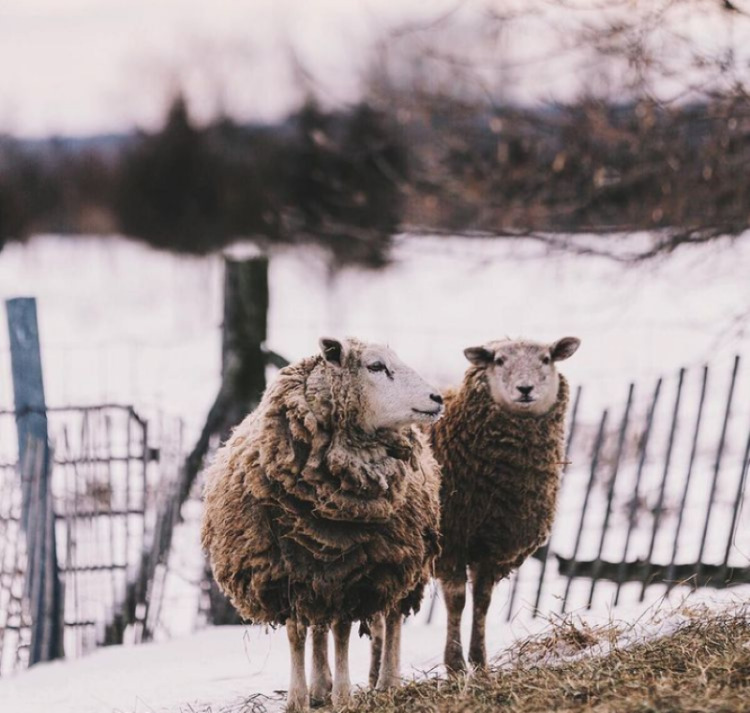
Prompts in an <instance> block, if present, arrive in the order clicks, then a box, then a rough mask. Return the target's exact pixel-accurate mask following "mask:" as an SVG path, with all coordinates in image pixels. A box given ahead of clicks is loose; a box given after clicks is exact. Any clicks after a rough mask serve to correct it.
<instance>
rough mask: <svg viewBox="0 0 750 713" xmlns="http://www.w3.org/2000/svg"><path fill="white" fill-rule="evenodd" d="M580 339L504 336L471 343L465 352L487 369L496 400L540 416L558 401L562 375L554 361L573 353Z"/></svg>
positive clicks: (509, 407)
mask: <svg viewBox="0 0 750 713" xmlns="http://www.w3.org/2000/svg"><path fill="white" fill-rule="evenodd" d="M580 343H581V341H580V340H579V339H576V338H575V337H563V338H562V339H559V340H558V341H556V342H553V343H552V344H540V343H538V342H527V341H521V340H519V341H512V340H501V341H496V342H488V343H487V344H485V345H484V346H481V347H469V348H468V349H465V350H464V355H465V356H466V358H467V359H468V360H469V361H470V362H471V363H472V364H474V365H475V366H480V367H483V368H484V369H486V371H487V382H488V384H489V387H490V392H491V394H492V398H493V399H494V401H495V403H497V404H499V405H501V406H503V408H506V409H508V410H509V411H512V412H513V413H526V414H531V415H536V416H541V415H542V414H545V413H547V412H548V411H549V410H550V409H551V408H552V407H553V406H554V405H555V402H556V401H557V393H558V388H559V386H560V376H559V375H558V373H557V369H556V368H555V362H558V361H562V360H563V359H567V358H568V357H570V356H573V354H574V353H575V351H576V350H577V349H578V346H579V345H580Z"/></svg>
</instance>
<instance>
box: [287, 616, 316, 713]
mask: <svg viewBox="0 0 750 713" xmlns="http://www.w3.org/2000/svg"><path fill="white" fill-rule="evenodd" d="M286 634H287V637H289V650H290V652H291V654H292V678H291V681H290V683H289V693H288V694H287V697H286V709H287V711H290V713H300V712H301V711H308V710H310V705H309V700H308V692H307V679H306V678H305V640H306V639H307V627H306V626H305V625H304V624H302V623H300V622H298V621H294V619H287V622H286Z"/></svg>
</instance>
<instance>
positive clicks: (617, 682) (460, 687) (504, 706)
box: [343, 607, 750, 713]
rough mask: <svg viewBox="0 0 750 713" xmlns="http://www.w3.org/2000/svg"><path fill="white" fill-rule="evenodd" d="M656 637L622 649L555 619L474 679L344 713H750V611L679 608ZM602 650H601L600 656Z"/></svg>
mask: <svg viewBox="0 0 750 713" xmlns="http://www.w3.org/2000/svg"><path fill="white" fill-rule="evenodd" d="M681 614H682V615H683V616H684V617H685V620H684V622H683V624H682V625H681V626H680V627H679V628H678V629H677V630H676V631H673V632H672V633H670V634H668V635H665V636H663V637H661V638H654V639H645V640H644V639H641V640H640V641H634V642H631V643H629V644H627V645H625V644H624V643H623V641H624V640H626V639H627V636H623V635H622V633H623V632H622V631H621V629H620V628H619V627H613V626H609V627H600V628H595V627H587V626H584V625H581V624H576V623H575V622H573V620H565V621H563V622H561V623H560V624H559V625H558V626H556V627H555V629H554V630H553V631H552V632H551V633H547V634H545V635H544V636H542V637H535V638H533V639H529V640H527V641H524V642H520V643H519V644H517V645H516V646H514V647H513V648H512V649H511V650H510V651H509V652H507V653H506V654H505V655H504V656H503V658H502V659H501V660H500V665H499V666H498V667H496V668H494V669H492V670H491V671H489V672H488V673H486V674H484V675H481V676H470V677H461V678H458V679H456V680H453V681H447V680H445V679H439V678H432V679H428V680H424V681H419V682H414V683H410V684H408V685H406V686H404V687H403V688H401V689H398V690H396V691H394V692H392V693H387V694H377V693H372V692H366V693H362V694H360V695H358V696H356V697H355V698H354V699H353V700H352V702H351V704H350V705H349V706H347V707H346V708H345V709H343V710H344V711H345V712H346V713H354V712H355V711H357V712H358V713H368V712H372V713H375V712H377V713H395V712H396V711H408V713H485V712H487V713H489V711H497V710H502V711H508V712H509V713H510V712H515V711H518V712H519V713H520V712H521V711H522V712H523V713H535V712H539V713H541V712H542V711H544V712H545V713H546V712H547V711H563V712H573V711H576V712H577V711H597V712H599V713H610V712H613V713H614V712H615V711H616V712H617V713H648V712H651V711H654V712H655V711H659V712H660V713H677V712H678V711H679V712H680V713H704V712H707V711H723V712H726V713H733V712H737V713H740V712H742V713H745V712H746V711H748V710H750V608H747V607H746V608H743V609H741V610H739V611H738V610H735V611H732V612H725V613H720V614H716V613H710V612H708V611H706V610H695V609H693V610H685V611H683V612H681ZM602 651H606V653H601V652H602Z"/></svg>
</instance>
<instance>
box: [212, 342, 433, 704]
mask: <svg viewBox="0 0 750 713" xmlns="http://www.w3.org/2000/svg"><path fill="white" fill-rule="evenodd" d="M321 351H322V354H321V355H318V356H314V357H310V358H307V359H303V360H302V361H300V362H298V363H296V364H293V365H291V366H288V367H286V368H284V369H282V370H281V372H280V373H279V375H278V377H277V378H276V380H275V381H274V382H273V383H272V384H271V385H270V386H269V387H268V389H267V390H266V392H265V394H264V395H263V398H262V400H261V402H260V405H259V406H258V408H257V409H256V410H255V411H254V412H253V413H252V414H251V415H250V416H248V417H247V418H246V419H245V420H244V421H243V422H242V423H241V424H240V425H239V426H238V427H237V429H236V430H235V431H234V433H233V434H232V436H231V438H230V439H229V441H228V442H227V443H226V444H225V445H224V446H223V447H222V448H221V449H219V451H218V453H217V454H216V457H215V460H214V462H213V464H212V465H211V466H210V468H209V471H208V476H207V483H206V490H205V502H206V507H205V514H204V519H203V527H202V533H201V536H202V544H203V547H204V549H205V550H206V551H207V552H208V554H209V557H210V562H211V566H212V569H213V574H214V577H215V579H216V581H217V583H218V584H219V586H220V587H221V588H222V590H223V591H224V592H225V593H226V594H227V595H228V596H229V598H230V599H231V601H232V603H233V604H234V606H235V607H236V608H237V610H238V611H239V612H240V614H241V615H242V616H243V617H244V618H245V619H247V620H249V621H251V622H255V623H266V624H271V625H280V624H286V628H287V634H288V637H289V642H290V649H291V657H292V678H291V684H290V687H289V694H288V708H289V709H290V710H305V709H306V708H307V706H308V688H307V682H306V679H305V671H304V647H305V639H306V635H307V627H308V626H310V625H312V626H313V637H312V638H313V680H312V690H311V694H312V697H313V699H314V700H325V698H326V697H327V696H328V694H329V693H330V691H331V687H332V688H333V699H334V702H335V703H342V702H343V701H344V700H345V699H346V698H347V697H348V695H349V688H350V684H349V672H348V643H349V634H350V630H351V623H352V622H353V621H360V622H363V623H364V624H365V626H367V624H368V623H369V622H370V621H371V620H373V619H374V618H377V619H378V622H380V616H381V613H383V612H385V613H386V616H385V629H386V631H385V644H384V651H383V667H382V671H381V673H380V679H379V681H378V685H379V687H387V686H390V685H393V684H395V683H396V682H397V681H398V656H399V650H398V643H399V634H400V625H401V615H402V614H406V613H409V612H410V611H412V610H416V609H417V608H418V607H419V603H420V600H421V596H422V589H423V587H424V585H425V583H426V581H427V579H428V578H429V576H430V574H431V571H432V568H433V565H434V560H435V557H436V555H437V551H438V525H439V514H438V508H439V474H438V468H437V464H436V463H435V461H434V459H433V457H432V454H431V451H430V448H429V445H428V444H427V442H426V438H425V437H424V436H423V435H422V433H421V432H420V431H419V430H418V429H417V428H416V427H415V426H414V425H413V424H418V423H431V422H433V421H434V420H435V419H436V418H438V417H439V415H440V413H441V412H442V408H443V407H442V398H441V397H440V396H439V395H438V394H437V393H436V391H435V389H433V388H432V387H430V386H429V385H428V384H427V383H425V382H424V381H423V380H422V379H421V377H419V376H418V375H417V374H416V373H415V372H414V371H413V370H412V369H410V368H409V367H408V366H406V365H405V364H404V363H403V362H402V361H400V360H399V358H398V357H397V356H396V355H395V354H394V353H393V352H392V351H391V350H390V349H388V348H386V347H383V346H378V345H373V344H366V343H364V342H360V341H358V340H355V339H349V340H345V341H343V342H339V341H336V340H331V339H322V340H321ZM329 626H331V628H332V629H333V633H334V643H335V652H336V676H335V680H334V681H333V686H331V673H330V669H329V666H328V660H327V631H328V627H329Z"/></svg>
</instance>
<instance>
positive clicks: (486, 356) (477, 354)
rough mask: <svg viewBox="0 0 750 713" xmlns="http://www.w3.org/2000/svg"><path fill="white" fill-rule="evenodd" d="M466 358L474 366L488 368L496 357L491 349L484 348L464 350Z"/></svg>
mask: <svg viewBox="0 0 750 713" xmlns="http://www.w3.org/2000/svg"><path fill="white" fill-rule="evenodd" d="M464 356H465V357H466V358H467V359H468V360H469V361H470V362H471V363H472V364H474V366H486V365H487V364H490V363H491V362H492V360H493V359H494V358H495V355H494V354H493V353H492V352H491V351H490V350H489V349H485V348H484V347H467V348H466V349H464Z"/></svg>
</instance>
